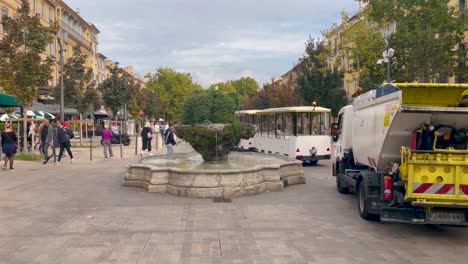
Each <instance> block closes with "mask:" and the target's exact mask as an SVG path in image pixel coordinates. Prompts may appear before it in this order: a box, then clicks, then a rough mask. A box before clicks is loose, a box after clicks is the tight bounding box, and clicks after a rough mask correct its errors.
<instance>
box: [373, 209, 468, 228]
mask: <svg viewBox="0 0 468 264" xmlns="http://www.w3.org/2000/svg"><path fill="white" fill-rule="evenodd" d="M380 221H382V222H388V223H409V224H432V225H460V226H468V209H467V208H464V209H461V208H459V209H455V208H436V209H434V208H429V207H426V208H424V207H402V208H398V207H382V208H381V209H380Z"/></svg>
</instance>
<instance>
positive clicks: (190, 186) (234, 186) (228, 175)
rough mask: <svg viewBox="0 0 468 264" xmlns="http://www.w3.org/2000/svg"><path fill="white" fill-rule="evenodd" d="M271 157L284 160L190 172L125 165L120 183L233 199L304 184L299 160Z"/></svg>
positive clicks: (179, 194) (153, 190)
mask: <svg viewBox="0 0 468 264" xmlns="http://www.w3.org/2000/svg"><path fill="white" fill-rule="evenodd" d="M257 154H258V153H257ZM262 155H263V154H262ZM273 156H277V157H278V158H280V159H282V160H284V163H283V164H279V165H257V166H254V167H251V168H245V169H234V170H193V171H188V170H183V169H176V168H162V167H157V166H154V165H142V164H134V165H130V166H128V170H127V175H126V177H125V180H124V183H123V185H124V186H132V187H139V188H144V189H146V190H147V191H148V192H157V193H168V194H172V195H177V196H184V197H194V198H213V197H224V198H236V197H243V196H250V195H256V194H260V193H264V192H267V191H282V190H283V189H284V187H285V185H286V186H287V185H294V184H305V177H304V172H303V170H302V162H299V161H293V160H288V159H286V158H284V157H282V156H279V155H273Z"/></svg>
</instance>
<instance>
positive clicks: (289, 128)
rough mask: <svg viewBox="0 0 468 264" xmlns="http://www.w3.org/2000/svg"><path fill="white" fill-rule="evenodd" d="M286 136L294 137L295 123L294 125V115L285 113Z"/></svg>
mask: <svg viewBox="0 0 468 264" xmlns="http://www.w3.org/2000/svg"><path fill="white" fill-rule="evenodd" d="M283 116H284V126H285V128H284V134H285V135H286V136H293V135H294V123H293V114H292V113H284V114H283Z"/></svg>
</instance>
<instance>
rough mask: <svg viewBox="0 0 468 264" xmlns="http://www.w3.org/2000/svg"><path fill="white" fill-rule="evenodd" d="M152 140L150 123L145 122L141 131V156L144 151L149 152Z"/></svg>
mask: <svg viewBox="0 0 468 264" xmlns="http://www.w3.org/2000/svg"><path fill="white" fill-rule="evenodd" d="M152 139H153V130H152V129H151V124H150V122H146V124H145V127H143V129H142V130H141V141H142V143H143V144H142V148H141V149H142V151H141V153H140V155H141V156H143V155H144V152H145V151H148V153H150V152H151V140H152Z"/></svg>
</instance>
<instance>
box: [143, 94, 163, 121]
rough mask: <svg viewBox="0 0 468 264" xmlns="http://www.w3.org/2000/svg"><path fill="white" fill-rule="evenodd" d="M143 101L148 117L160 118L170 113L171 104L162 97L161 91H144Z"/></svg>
mask: <svg viewBox="0 0 468 264" xmlns="http://www.w3.org/2000/svg"><path fill="white" fill-rule="evenodd" d="M142 92H143V95H142V99H144V100H145V102H144V107H145V109H144V112H145V113H146V115H147V116H148V117H153V118H160V117H164V114H165V113H166V112H167V111H168V109H169V108H168V105H169V102H168V100H167V98H165V97H163V96H162V95H161V91H159V90H154V89H144V90H143V91H142Z"/></svg>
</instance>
